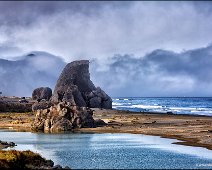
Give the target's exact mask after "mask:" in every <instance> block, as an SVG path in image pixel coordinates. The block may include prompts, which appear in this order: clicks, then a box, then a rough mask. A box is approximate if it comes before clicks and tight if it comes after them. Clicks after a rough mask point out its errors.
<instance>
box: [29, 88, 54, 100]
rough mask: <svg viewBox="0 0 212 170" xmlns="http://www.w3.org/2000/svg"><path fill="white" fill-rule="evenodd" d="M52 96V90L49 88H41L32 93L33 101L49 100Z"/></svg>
mask: <svg viewBox="0 0 212 170" xmlns="http://www.w3.org/2000/svg"><path fill="white" fill-rule="evenodd" d="M51 96H52V89H50V88H49V87H39V88H37V89H35V90H33V92H32V99H33V100H38V99H46V100H49V99H50V98H51Z"/></svg>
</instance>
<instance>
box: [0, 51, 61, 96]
mask: <svg viewBox="0 0 212 170" xmlns="http://www.w3.org/2000/svg"><path fill="white" fill-rule="evenodd" d="M64 66H65V62H64V61H63V60H62V59H61V58H59V57H57V56H54V55H52V54H49V53H46V52H40V51H34V52H31V53H28V54H26V55H24V56H20V57H17V58H16V61H11V60H5V59H0V91H1V92H2V93H3V95H9V96H14V95H15V96H31V94H32V90H33V89H34V88H37V87H40V86H49V87H51V88H54V86H55V84H56V81H57V78H58V77H59V74H60V72H61V71H62V69H63V67H64Z"/></svg>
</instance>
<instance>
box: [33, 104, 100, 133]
mask: <svg viewBox="0 0 212 170" xmlns="http://www.w3.org/2000/svg"><path fill="white" fill-rule="evenodd" d="M35 113H36V116H35V120H34V122H33V124H32V130H35V131H44V132H52V133H54V132H61V131H70V130H72V129H75V128H81V127H90V128H92V127H96V124H95V121H94V119H93V111H92V110H91V109H89V108H86V107H78V106H75V105H72V104H71V103H69V102H60V103H58V104H55V105H53V106H51V107H49V108H47V109H40V110H37V111H36V112H35Z"/></svg>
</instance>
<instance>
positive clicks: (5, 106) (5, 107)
mask: <svg viewBox="0 0 212 170" xmlns="http://www.w3.org/2000/svg"><path fill="white" fill-rule="evenodd" d="M31 111H32V103H20V102H11V101H5V100H0V112H19V113H23V112H31Z"/></svg>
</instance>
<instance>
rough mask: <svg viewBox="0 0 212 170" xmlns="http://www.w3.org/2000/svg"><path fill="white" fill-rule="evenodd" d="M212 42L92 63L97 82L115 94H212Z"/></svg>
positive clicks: (121, 56) (94, 78)
mask: <svg viewBox="0 0 212 170" xmlns="http://www.w3.org/2000/svg"><path fill="white" fill-rule="evenodd" d="M211 65H212V46H208V47H206V48H199V49H195V50H189V51H185V52H182V53H175V52H172V51H165V50H155V51H153V52H151V53H149V54H147V55H146V56H144V57H141V58H135V57H132V56H131V55H116V56H114V57H113V58H112V60H111V63H110V64H108V65H107V67H105V69H104V70H99V71H98V69H96V68H98V67H101V64H99V63H98V62H93V64H92V65H91V72H92V75H93V76H92V77H93V80H94V82H95V84H98V85H99V86H100V87H104V88H105V90H106V91H107V92H109V93H110V94H111V95H112V96H118V97H119V96H147V97H151V96H153V97H160V96H164V97H169V96H211V95H212V89H211V86H212V68H211Z"/></svg>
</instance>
